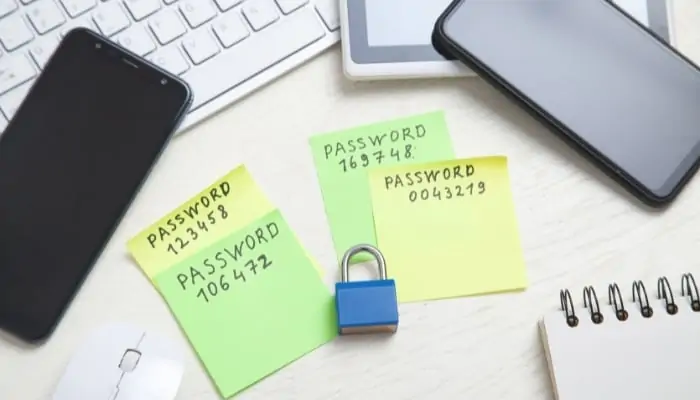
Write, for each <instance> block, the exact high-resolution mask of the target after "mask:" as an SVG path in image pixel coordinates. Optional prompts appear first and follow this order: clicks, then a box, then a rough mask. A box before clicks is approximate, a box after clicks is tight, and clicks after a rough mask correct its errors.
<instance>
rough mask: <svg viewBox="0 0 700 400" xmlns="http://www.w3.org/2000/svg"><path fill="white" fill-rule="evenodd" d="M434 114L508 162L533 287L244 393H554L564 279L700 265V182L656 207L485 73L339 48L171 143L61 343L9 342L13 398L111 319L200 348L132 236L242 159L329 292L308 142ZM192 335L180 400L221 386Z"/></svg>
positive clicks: (684, 36)
mask: <svg viewBox="0 0 700 400" xmlns="http://www.w3.org/2000/svg"><path fill="white" fill-rule="evenodd" d="M675 1H676V3H675V11H676V12H675V17H676V21H675V25H676V34H677V43H678V47H679V48H680V49H681V50H682V51H683V52H685V53H686V54H687V55H689V56H690V57H691V58H692V59H694V60H695V61H696V62H700V28H699V27H700V2H698V0H675ZM302 99H303V100H302ZM698 106H699V107H700V104H699V105H698ZM435 109H443V110H445V112H446V116H447V120H448V123H449V127H450V131H451V133H452V138H453V142H454V145H455V151H456V153H457V155H458V156H475V155H489V154H505V155H507V156H508V157H509V160H510V162H509V164H510V170H511V176H512V184H513V192H514V197H515V203H516V208H517V212H518V219H519V224H520V232H521V237H522V242H523V247H524V254H525V259H526V262H527V268H528V274H529V280H530V285H529V288H528V289H527V291H525V292H522V293H514V294H501V295H492V296H484V297H473V298H463V299H455V300H446V301H439V302H429V303H422V304H412V305H402V306H401V309H400V312H401V322H400V328H399V332H398V333H397V334H396V335H395V336H394V337H393V338H392V339H390V340H377V339H376V338H375V337H355V338H349V339H346V338H343V339H342V340H339V339H337V340H335V341H334V342H332V343H330V344H328V345H326V346H324V347H322V348H320V349H319V350H317V351H315V352H313V353H311V354H309V355H308V356H306V357H304V358H302V359H300V360H299V361H297V362H295V363H294V364H293V365H291V366H289V367H288V368H285V369H283V370H281V371H280V372H278V373H276V374H274V375H272V376H270V377H269V378H267V379H265V380H264V381H262V382H260V383H259V384H257V385H255V386H253V387H252V388H250V389H249V390H247V391H246V392H244V393H243V394H242V395H241V396H240V398H245V399H265V400H268V399H304V400H311V399H323V400H327V399H372V398H378V399H484V400H486V399H494V400H495V399H499V400H500V399H504V400H505V399H514V400H523V399H547V400H549V399H552V398H553V394H552V391H551V389H550V383H549V380H548V375H547V369H546V364H545V360H544V358H543V351H542V345H541V344H540V340H539V336H538V332H537V325H536V324H537V321H538V319H539V318H540V316H541V315H542V314H543V313H544V312H547V311H550V310H553V309H556V308H557V307H558V305H559V298H558V294H559V289H560V288H563V287H569V288H572V289H573V292H574V293H580V290H581V288H582V287H583V286H584V285H587V284H593V285H597V286H600V287H601V288H602V289H605V287H606V286H605V285H607V284H608V283H609V282H611V281H617V282H619V283H621V286H622V287H623V288H624V289H626V290H627V293H626V294H627V295H630V293H629V288H630V285H631V282H632V280H633V279H646V280H647V281H648V282H649V283H648V285H652V287H655V286H653V285H654V284H655V279H656V278H657V277H658V276H660V275H667V276H668V277H669V278H672V279H673V280H674V281H676V282H677V281H678V279H679V277H680V274H681V273H682V272H686V271H694V272H696V276H699V277H700V252H699V251H698V248H699V245H700V179H699V178H696V179H694V180H693V181H692V182H691V183H690V184H689V186H688V187H687V189H686V190H685V191H684V193H683V194H682V195H681V196H680V197H679V198H678V200H677V201H676V203H675V204H674V205H673V206H672V207H671V208H670V209H668V210H666V211H664V212H663V213H658V212H652V211H649V210H647V209H645V208H643V207H641V206H639V203H638V202H637V201H636V200H634V199H633V198H632V197H631V196H629V195H627V194H626V193H625V192H624V191H622V190H621V189H618V186H617V185H616V184H614V183H611V182H610V180H609V179H607V178H605V177H604V176H603V175H602V174H601V173H600V172H598V170H597V169H595V168H594V167H593V166H592V165H591V164H590V163H588V162H587V161H585V160H583V159H582V158H581V157H579V156H578V155H576V154H575V153H574V152H573V151H572V150H570V149H569V148H568V147H566V146H565V145H563V144H562V143H561V142H560V141H559V139H557V138H556V137H555V136H554V135H553V134H551V133H549V132H548V131H546V130H545V129H544V128H542V126H540V124H539V123H537V122H535V121H534V120H533V119H531V118H530V117H529V116H527V115H526V114H525V113H524V112H523V111H521V110H519V109H518V108H517V107H516V106H514V105H513V104H512V103H510V102H509V101H508V100H506V99H505V98H504V97H503V96H501V95H500V94H498V93H497V92H496V91H495V90H493V89H491V88H490V87H489V86H488V85H487V84H485V83H483V82H481V81H480V80H478V79H461V80H444V81H402V82H379V83H362V84H353V83H351V82H349V81H347V80H345V78H344V77H343V74H342V72H341V64H340V53H339V50H338V48H337V47H335V48H334V49H333V50H331V51H329V52H327V53H326V54H324V55H322V56H321V57H319V58H317V59H315V60H313V61H312V62H311V63H309V64H308V65H305V66H303V67H301V68H300V69H298V70H296V71H295V72H293V73H291V74H289V75H287V76H285V77H283V78H282V79H280V80H279V81H278V82H276V83H274V84H272V85H271V86H269V87H267V88H266V89H264V90H261V91H259V92H257V93H255V94H254V95H252V96H250V97H249V98H247V99H246V100H244V101H242V102H239V103H238V104H236V105H235V106H233V107H231V108H229V109H228V110H227V111H225V112H223V113H221V114H220V115H219V116H216V117H214V118H212V119H210V120H208V121H207V122H205V123H204V124H202V125H200V126H197V127H195V128H193V129H192V130H190V131H189V132H187V133H185V134H184V135H182V136H180V137H178V138H177V139H176V140H175V141H174V142H173V143H172V144H171V145H170V147H169V148H168V150H167V151H166V152H165V154H164V156H163V158H162V159H161V161H160V162H159V163H158V165H157V167H156V168H155V171H154V172H153V174H152V176H151V177H150V179H149V180H148V182H147V184H146V185H145V187H144V189H143V190H142V192H141V193H140V194H139V196H138V198H137V200H136V202H135V203H134V205H133V206H132V207H131V208H130V210H129V213H128V215H127V216H126V218H125V220H124V221H123V223H122V224H121V225H120V227H119V229H118V231H117V232H116V234H115V235H114V237H113V239H112V240H111V242H110V244H109V246H108V247H107V248H106V250H105V252H104V254H103V255H102V257H101V259H100V260H99V262H98V264H97V265H96V267H95V269H94V271H93V272H92V274H91V275H90V277H89V278H88V280H87V282H86V283H85V285H84V286H83V288H82V290H81V291H80V293H79V295H78V297H77V299H76V300H75V302H74V303H73V305H72V306H71V307H70V310H69V311H68V313H67V314H66V316H65V318H64V319H63V321H62V322H61V324H60V326H59V327H58V329H57V331H56V332H55V334H54V335H53V337H52V338H51V339H50V341H49V342H48V343H46V344H44V345H43V346H41V347H39V348H26V347H23V346H21V345H19V344H17V343H14V342H9V341H8V340H7V339H6V338H4V337H0V399H2V400H38V399H47V398H48V396H49V394H50V393H51V392H52V389H53V387H54V385H55V384H56V382H57V380H58V378H59V377H60V375H61V374H62V372H63V370H64V367H65V364H66V362H67V361H68V359H69V358H70V356H71V355H72V354H73V352H74V351H75V350H76V348H77V347H78V346H79V345H80V344H81V341H82V340H83V339H84V338H85V337H86V336H87V335H89V334H90V333H91V332H92V331H93V330H94V329H95V328H97V327H98V326H100V325H101V324H103V323H105V322H110V321H124V322H129V323H134V324H136V325H140V326H142V327H144V328H146V329H150V330H153V331H156V332H159V333H162V334H165V335H168V336H170V337H172V338H174V339H175V340H177V341H181V342H182V343H183V345H185V346H186V341H185V338H184V336H183V335H182V334H181V333H180V330H179V329H178V327H177V325H176V323H175V320H174V319H173V318H172V317H171V315H170V313H169V312H168V310H167V308H166V306H165V304H164V303H163V301H162V300H161V298H160V296H159V295H158V293H157V292H156V290H155V289H154V288H153V287H152V286H151V284H150V283H149V282H148V281H147V279H146V278H145V277H144V276H143V275H142V273H141V272H140V271H139V270H138V268H137V267H136V266H135V265H134V264H133V263H132V261H131V260H130V258H129V257H128V256H127V253H126V248H125V243H126V241H127V239H129V238H130V237H131V236H133V235H134V234H135V233H137V232H138V231H139V230H141V229H142V228H144V227H145V226H147V225H148V224H150V223H151V222H152V221H155V220H156V219H157V218H159V217H160V216H162V215H163V214H164V213H165V212H166V211H169V210H170V209H171V208H173V207H175V206H177V205H178V204H179V203H180V202H182V201H184V200H186V199H187V198H188V197H189V196H191V195H192V194H194V193H197V192H198V191H199V190H201V189H202V188H204V187H205V186H206V185H208V184H209V183H211V182H213V181H214V180H215V179H216V178H218V177H220V176H222V175H223V174H225V173H226V172H228V171H229V170H230V169H232V168H233V167H235V166H236V165H238V164H239V163H245V164H247V165H248V167H249V169H250V171H251V172H252V174H253V175H254V176H255V178H256V180H257V181H258V182H259V184H260V185H261V186H262V188H263V189H264V191H265V192H266V193H267V194H268V196H269V197H270V198H271V199H272V200H273V201H274V202H275V203H276V204H277V205H278V206H279V208H280V209H281V210H282V212H283V213H284V215H285V216H286V218H287V220H288V221H289V223H290V224H291V226H292V227H293V229H294V230H295V231H296V232H297V233H298V235H299V237H300V239H301V240H302V242H303V243H304V244H305V245H306V246H307V247H308V249H309V250H310V252H311V253H312V254H313V255H314V256H316V258H317V259H318V261H319V262H320V263H321V264H322V265H323V266H324V267H325V269H326V270H327V271H328V274H327V276H326V280H327V283H328V285H329V287H331V285H332V284H333V281H334V280H335V279H336V276H337V273H336V272H337V269H336V267H337V266H336V265H335V263H334V260H335V256H334V254H333V250H332V249H333V246H332V243H331V237H330V233H329V229H328V225H327V222H326V217H325V213H324V211H323V204H322V200H321V195H320V192H319V188H318V184H317V180H316V175H315V170H314V167H313V164H312V158H311V155H310V152H309V147H308V142H307V138H308V137H309V136H311V135H313V134H315V133H319V132H325V131H330V130H336V129H340V128H345V127H351V126H355V125H359V124H364V123H369V122H373V121H380V120H383V119H389V118H395V117H399V116H403V115H409V114H413V113H421V112H425V111H430V110H435ZM698 128H699V129H700V127H698ZM602 289H601V290H599V292H603V293H604V291H603V290H602ZM576 300H577V301H580V300H581V299H580V298H577V299H576ZM186 348H187V351H188V352H187V359H186V374H185V377H184V380H183V382H182V385H181V389H180V394H179V396H178V399H196V400H208V399H218V398H219V397H218V395H217V394H216V391H215V390H214V387H213V385H212V384H211V382H210V381H209V379H208V377H207V375H206V374H205V372H204V370H203V368H202V367H201V366H200V364H199V362H198V360H197V358H196V357H195V355H194V353H193V352H192V351H191V350H190V348H189V347H186ZM86 400H88V399H86Z"/></svg>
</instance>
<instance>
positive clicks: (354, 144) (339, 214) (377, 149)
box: [310, 111, 454, 262]
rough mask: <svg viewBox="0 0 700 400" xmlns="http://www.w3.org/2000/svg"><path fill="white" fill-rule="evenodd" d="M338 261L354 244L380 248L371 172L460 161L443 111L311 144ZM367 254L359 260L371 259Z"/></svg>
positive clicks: (350, 131) (314, 140) (326, 136)
mask: <svg viewBox="0 0 700 400" xmlns="http://www.w3.org/2000/svg"><path fill="white" fill-rule="evenodd" d="M310 144H311V149H312V153H313V157H314V161H315V164H316V171H317V175H318V180H319V184H320V186H321V192H322V194H323V201H324V204H325V209H326V215H327V217H328V222H329V224H330V228H331V234H332V236H333V244H334V247H335V251H336V255H337V257H338V259H341V258H342V256H343V254H344V253H345V252H346V251H347V250H348V249H349V248H350V247H352V246H355V245H357V244H360V243H367V244H371V245H375V246H376V238H375V233H374V224H373V219H372V203H371V201H370V192H369V184H368V181H367V170H368V169H369V168H374V167H378V166H390V165H397V164H407V163H415V162H428V161H437V160H443V159H448V158H452V157H454V153H453V150H452V142H451V140H450V136H449V133H448V130H447V123H446V122H445V117H444V114H443V113H442V112H441V111H438V112H431V113H427V114H421V115H416V116H412V117H407V118H401V119H396V120H392V121H386V122H380V123H376V124H372V125H365V126H360V127H356V128H352V129H347V130H343V131H339V132H333V133H326V134H323V135H318V136H314V137H312V138H311V140H310ZM368 259H369V258H368V256H367V255H366V254H365V253H360V254H358V255H357V256H356V257H354V258H353V260H352V261H353V262H361V261H367V260H368Z"/></svg>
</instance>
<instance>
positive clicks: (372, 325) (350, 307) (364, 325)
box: [335, 279, 399, 335]
mask: <svg viewBox="0 0 700 400" xmlns="http://www.w3.org/2000/svg"><path fill="white" fill-rule="evenodd" d="M335 307H336V312H337V315H338V333H339V334H341V335H348V334H358V333H380V332H389V333H393V332H396V330H397V328H398V325H399V307H398V301H397V299H396V283H395V282H394V280H393V279H385V280H377V281H358V282H338V283H336V284H335Z"/></svg>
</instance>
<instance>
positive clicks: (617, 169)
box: [433, 0, 700, 206]
mask: <svg viewBox="0 0 700 400" xmlns="http://www.w3.org/2000/svg"><path fill="white" fill-rule="evenodd" d="M660 1H661V0H660ZM433 42H434V46H435V48H436V50H438V51H442V52H447V53H449V54H451V55H453V56H455V57H456V58H458V59H459V60H461V61H462V62H463V63H465V64H467V65H468V66H469V67H470V68H471V69H473V70H474V71H475V72H477V73H478V74H479V75H480V76H481V77H483V78H484V79H485V80H486V81H488V82H490V83H491V84H493V85H494V86H495V87H497V88H498V89H500V90H501V91H503V92H504V93H505V94H507V95H508V96H509V97H511V98H512V99H514V100H515V101H516V102H517V103H519V104H520V105H521V106H523V107H524V108H525V109H526V110H528V111H529V112H530V113H531V114H532V115H534V116H535V117H536V118H538V119H539V120H540V121H542V122H544V123H545V125H547V126H548V127H549V128H551V129H552V130H554V131H555V132H557V133H559V134H560V135H561V136H562V137H563V138H565V139H566V140H567V141H568V142H569V143H570V144H573V145H574V147H575V148H577V149H578V150H580V151H582V152H583V153H584V154H585V155H587V156H589V157H590V158H591V159H593V160H595V161H596V162H597V163H599V165H600V166H602V169H603V170H604V171H605V172H606V173H607V174H608V175H610V176H612V177H613V178H615V179H616V180H618V181H619V182H621V183H623V184H624V186H625V187H626V188H627V189H629V190H630V191H631V192H632V193H634V194H635V195H636V196H637V197H638V198H640V199H641V200H642V201H644V202H645V203H647V204H649V205H652V206H662V205H665V204H668V203H669V202H670V201H671V200H673V199H674V198H675V197H676V196H677V194H678V193H679V192H680V191H681V189H682V187H683V186H684V185H685V183H686V182H687V181H688V179H690V177H691V176H692V175H693V174H694V173H695V171H696V170H697V168H698V159H699V156H700V112H698V105H699V104H700V69H698V67H697V65H695V64H693V63H692V62H691V61H690V60H689V59H687V58H686V57H684V56H683V55H682V54H681V53H679V52H678V51H676V50H675V49H674V48H672V47H671V46H670V45H669V44H668V43H667V42H666V41H664V40H663V39H662V38H660V37H658V36H656V35H655V34H654V33H653V32H651V31H650V30H648V29H647V28H646V27H644V26H643V25H641V24H640V23H639V22H637V21H636V20H635V19H633V18H632V17H631V16H630V15H629V14H627V13H626V12H625V11H624V10H622V9H621V8H619V7H618V6H616V5H615V4H613V3H611V2H610V1H607V0H586V1H579V0H574V1H572V0H456V1H454V2H453V3H451V4H450V6H449V7H448V8H447V9H446V10H445V12H444V13H443V14H442V15H441V16H440V18H439V19H438V21H437V22H436V24H435V29H434V31H433Z"/></svg>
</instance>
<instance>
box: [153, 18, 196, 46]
mask: <svg viewBox="0 0 700 400" xmlns="http://www.w3.org/2000/svg"><path fill="white" fill-rule="evenodd" d="M148 24H149V26H150V27H151V31H153V35H155V37H156V39H158V41H159V42H160V44H168V43H170V42H172V41H173V40H175V39H177V38H179V37H180V36H182V35H184V34H185V32H187V29H186V28H185V25H183V24H182V22H181V21H180V17H178V16H177V14H176V13H175V12H174V11H163V12H160V13H158V14H156V15H154V16H153V17H152V18H151V19H150V20H149V21H148Z"/></svg>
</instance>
